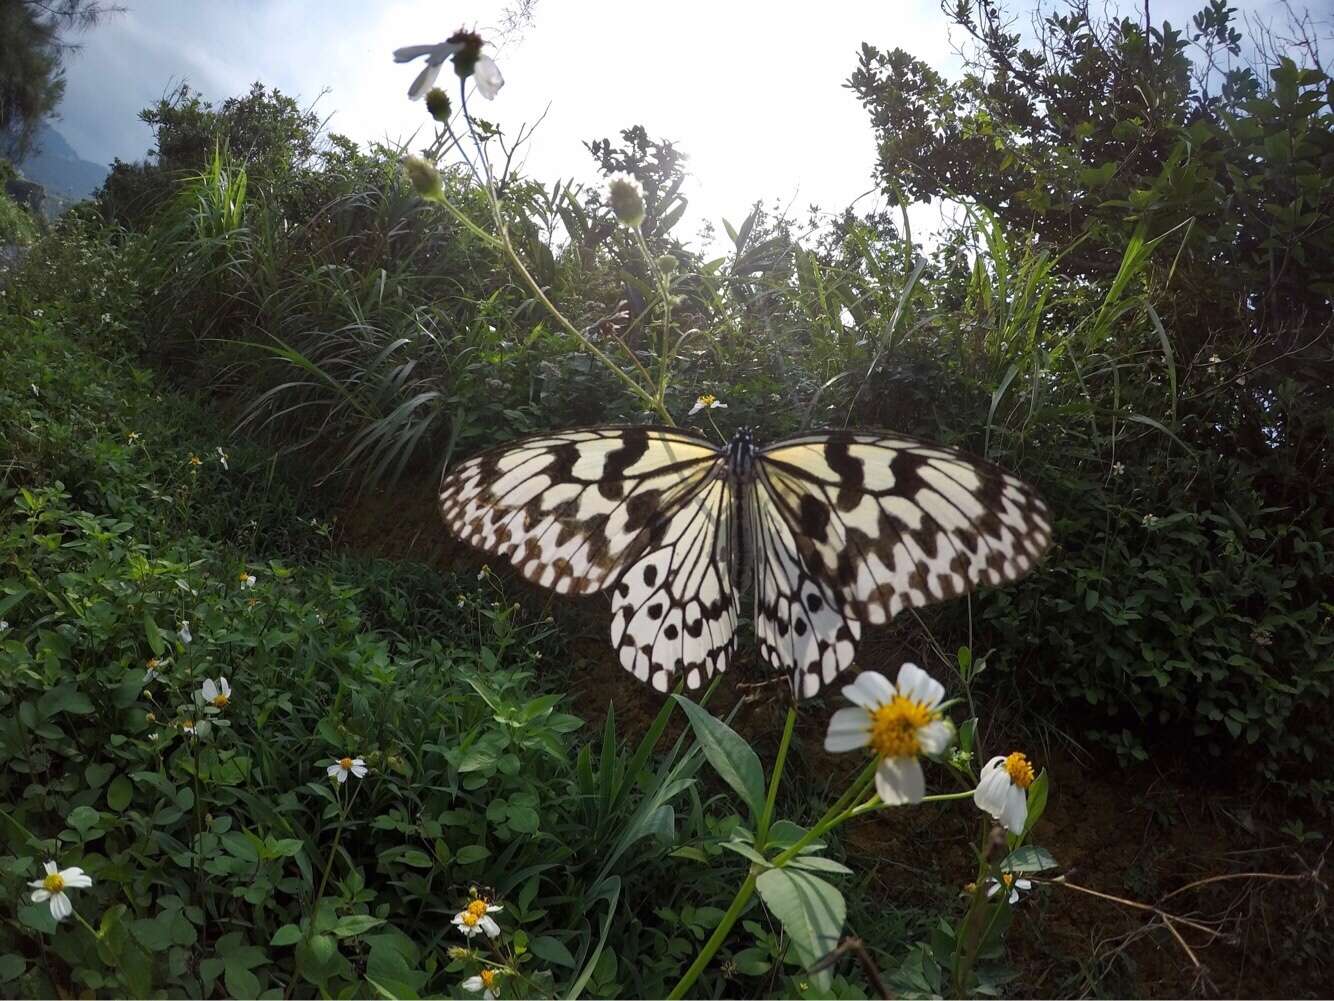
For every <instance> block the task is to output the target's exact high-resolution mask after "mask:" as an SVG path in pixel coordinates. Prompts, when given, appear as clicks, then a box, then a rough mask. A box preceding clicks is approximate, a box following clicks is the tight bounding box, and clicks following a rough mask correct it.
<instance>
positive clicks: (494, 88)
mask: <svg viewBox="0 0 1334 1001" xmlns="http://www.w3.org/2000/svg"><path fill="white" fill-rule="evenodd" d="M472 76H473V79H474V80H476V81H477V91H478V93H480V94H481V95H482V96H483V97H484V98H486V99H487V100H488V101H490V100H493V99H494V98H495V96H496V95H497V94H499V93H500V88H501V87H503V86H505V78H504V77H503V76H501V75H500V67H499V66H497V65H496V63H495V60H493V59H491V58H489V57H488V56H482V58H481V59H479V60H477V65H476V66H474V67H473V71H472Z"/></svg>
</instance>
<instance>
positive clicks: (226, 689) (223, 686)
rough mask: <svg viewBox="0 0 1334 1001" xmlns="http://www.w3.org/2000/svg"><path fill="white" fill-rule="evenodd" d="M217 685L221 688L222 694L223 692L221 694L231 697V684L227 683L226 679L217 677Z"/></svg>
mask: <svg viewBox="0 0 1334 1001" xmlns="http://www.w3.org/2000/svg"><path fill="white" fill-rule="evenodd" d="M218 686H219V687H220V688H221V689H222V694H223V695H226V696H227V697H228V698H230V697H231V694H232V686H231V685H229V684H227V679H226V678H219V679H218Z"/></svg>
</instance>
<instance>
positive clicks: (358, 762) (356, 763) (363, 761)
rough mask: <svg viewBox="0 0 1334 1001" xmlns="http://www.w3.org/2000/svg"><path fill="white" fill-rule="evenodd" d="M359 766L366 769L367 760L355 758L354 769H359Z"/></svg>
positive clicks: (353, 761) (353, 760)
mask: <svg viewBox="0 0 1334 1001" xmlns="http://www.w3.org/2000/svg"><path fill="white" fill-rule="evenodd" d="M358 765H360V766H361V767H362V768H365V767H366V759H365V758H353V759H352V767H353V768H355V767H357V766H358Z"/></svg>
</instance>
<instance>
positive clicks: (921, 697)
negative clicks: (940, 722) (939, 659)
mask: <svg viewBox="0 0 1334 1001" xmlns="http://www.w3.org/2000/svg"><path fill="white" fill-rule="evenodd" d="M898 689H899V694H900V695H902V696H903V697H905V698H908V699H912V701H914V702H919V703H921V704H922V705H924V706H926V707H927V708H928V709H931V708H934V707H935V706H937V705H939V704H940V700H941V699H943V698H944V697H945V686H944V685H942V684H941V683H940V682H939V681H937V680H936V679H935V678H933V677H931V675H929V674H927V673H926V672H925V671H923V670H922V669H921V668H920V667H918V666H917V665H916V664H904V665H903V666H902V667H901V668H899V683H898Z"/></svg>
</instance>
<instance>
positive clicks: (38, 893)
mask: <svg viewBox="0 0 1334 1001" xmlns="http://www.w3.org/2000/svg"><path fill="white" fill-rule="evenodd" d="M28 885H29V886H36V887H38V889H36V890H33V891H32V902H33V903H34V904H40V903H42V902H44V901H46V900H49V899H50V898H51V891H50V890H46V889H42V888H41V886H42V884H41V883H29V884H28Z"/></svg>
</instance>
